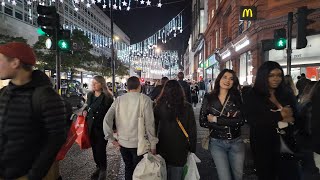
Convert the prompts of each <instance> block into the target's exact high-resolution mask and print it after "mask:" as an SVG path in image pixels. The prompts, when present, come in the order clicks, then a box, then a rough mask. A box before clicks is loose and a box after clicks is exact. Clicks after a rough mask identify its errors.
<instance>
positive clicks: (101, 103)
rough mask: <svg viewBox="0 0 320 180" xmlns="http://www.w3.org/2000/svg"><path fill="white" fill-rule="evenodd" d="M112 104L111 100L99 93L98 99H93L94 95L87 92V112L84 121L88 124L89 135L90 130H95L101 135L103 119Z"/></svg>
mask: <svg viewBox="0 0 320 180" xmlns="http://www.w3.org/2000/svg"><path fill="white" fill-rule="evenodd" d="M112 103H113V98H112V97H111V96H107V95H106V94H104V93H101V95H100V96H99V97H96V98H94V93H93V92H89V93H88V95H87V105H88V106H87V107H86V108H85V110H87V111H88V114H87V117H86V120H87V123H88V130H89V134H91V132H92V130H93V129H94V130H97V131H99V132H102V133H100V134H102V135H103V134H104V133H103V119H104V116H105V115H106V114H107V112H108V110H109V108H110V106H111V104H112Z"/></svg>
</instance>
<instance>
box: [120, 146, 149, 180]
mask: <svg viewBox="0 0 320 180" xmlns="http://www.w3.org/2000/svg"><path fill="white" fill-rule="evenodd" d="M120 152H121V156H122V159H123V161H124V164H125V179H126V180H132V175H133V171H134V169H135V168H136V166H137V164H138V163H139V162H140V161H141V159H142V158H143V156H138V155H137V148H125V147H122V146H121V148H120Z"/></svg>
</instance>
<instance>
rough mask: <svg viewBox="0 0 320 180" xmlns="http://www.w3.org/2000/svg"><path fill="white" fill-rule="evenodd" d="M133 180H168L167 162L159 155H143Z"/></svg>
mask: <svg viewBox="0 0 320 180" xmlns="http://www.w3.org/2000/svg"><path fill="white" fill-rule="evenodd" d="M132 180H167V168H166V163H165V160H164V159H163V158H162V157H161V156H160V155H159V154H158V155H153V154H151V153H147V154H145V155H143V159H142V160H141V161H140V162H139V164H138V165H137V167H136V168H135V170H134V172H133V176H132Z"/></svg>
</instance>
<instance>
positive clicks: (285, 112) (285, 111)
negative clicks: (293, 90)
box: [280, 106, 293, 119]
mask: <svg viewBox="0 0 320 180" xmlns="http://www.w3.org/2000/svg"><path fill="white" fill-rule="evenodd" d="M280 113H281V116H282V118H283V119H286V118H290V117H292V116H293V112H292V108H291V107H290V106H286V107H283V108H282V109H281V111H280Z"/></svg>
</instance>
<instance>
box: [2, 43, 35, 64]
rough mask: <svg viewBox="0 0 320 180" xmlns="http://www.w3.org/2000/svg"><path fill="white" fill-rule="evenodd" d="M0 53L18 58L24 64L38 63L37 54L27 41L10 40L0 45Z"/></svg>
mask: <svg viewBox="0 0 320 180" xmlns="http://www.w3.org/2000/svg"><path fill="white" fill-rule="evenodd" d="M0 53H1V54H3V55H5V56H8V57H11V58H18V59H19V60H20V61H21V63H23V64H28V65H35V63H36V55H35V54H34V52H33V50H32V48H31V47H30V46H29V45H28V44H26V43H22V42H10V43H7V44H3V45H0Z"/></svg>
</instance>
